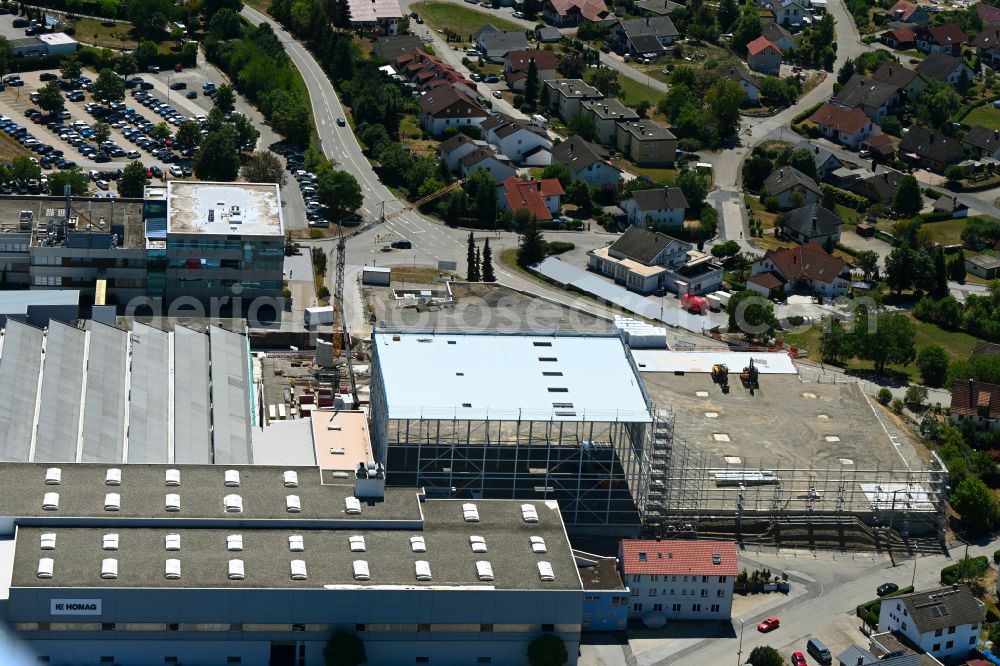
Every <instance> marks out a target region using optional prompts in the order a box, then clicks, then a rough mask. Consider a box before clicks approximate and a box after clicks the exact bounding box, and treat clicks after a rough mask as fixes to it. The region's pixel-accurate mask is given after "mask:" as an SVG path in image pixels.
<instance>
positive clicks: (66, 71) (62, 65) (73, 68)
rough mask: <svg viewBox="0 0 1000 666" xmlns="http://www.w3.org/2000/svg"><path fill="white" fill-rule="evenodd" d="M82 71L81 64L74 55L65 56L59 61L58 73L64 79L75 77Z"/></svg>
mask: <svg viewBox="0 0 1000 666" xmlns="http://www.w3.org/2000/svg"><path fill="white" fill-rule="evenodd" d="M82 73H83V66H82V65H81V64H80V60H79V58H77V57H76V56H75V55H70V56H66V57H65V58H63V59H62V60H60V61H59V74H60V75H61V76H62V77H63V78H64V79H77V78H80V75H81V74H82Z"/></svg>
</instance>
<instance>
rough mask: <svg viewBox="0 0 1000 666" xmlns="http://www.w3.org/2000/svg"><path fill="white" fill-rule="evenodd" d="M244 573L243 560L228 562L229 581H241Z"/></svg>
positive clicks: (244, 575) (244, 576)
mask: <svg viewBox="0 0 1000 666" xmlns="http://www.w3.org/2000/svg"><path fill="white" fill-rule="evenodd" d="M244 578H246V572H245V570H244V569H243V560H229V580H243V579H244Z"/></svg>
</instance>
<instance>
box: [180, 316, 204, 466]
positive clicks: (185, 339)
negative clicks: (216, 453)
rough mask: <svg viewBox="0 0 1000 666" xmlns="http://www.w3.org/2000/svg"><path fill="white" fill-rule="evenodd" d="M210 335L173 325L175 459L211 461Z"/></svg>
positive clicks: (195, 461) (182, 461) (199, 462)
mask: <svg viewBox="0 0 1000 666" xmlns="http://www.w3.org/2000/svg"><path fill="white" fill-rule="evenodd" d="M211 428H212V420H211V402H210V396H209V392H208V336H207V335H205V334H203V333H198V332H197V331H193V330H191V329H189V328H185V327H183V326H176V327H174V462H175V463H178V464H210V463H211V462H212V436H211Z"/></svg>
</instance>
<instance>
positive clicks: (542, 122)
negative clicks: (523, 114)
mask: <svg viewBox="0 0 1000 666" xmlns="http://www.w3.org/2000/svg"><path fill="white" fill-rule="evenodd" d="M531 122H532V123H533V124H535V125H538V126H539V127H545V126H546V125H548V124H549V121H548V119H547V118H546V117H545V116H542V115H539V114H537V113H536V114H535V115H533V116H531Z"/></svg>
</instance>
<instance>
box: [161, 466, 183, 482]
mask: <svg viewBox="0 0 1000 666" xmlns="http://www.w3.org/2000/svg"><path fill="white" fill-rule="evenodd" d="M163 476H164V482H165V483H166V484H167V485H168V486H179V485H181V471H180V470H179V469H168V470H167V471H166V472H164V474H163Z"/></svg>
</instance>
